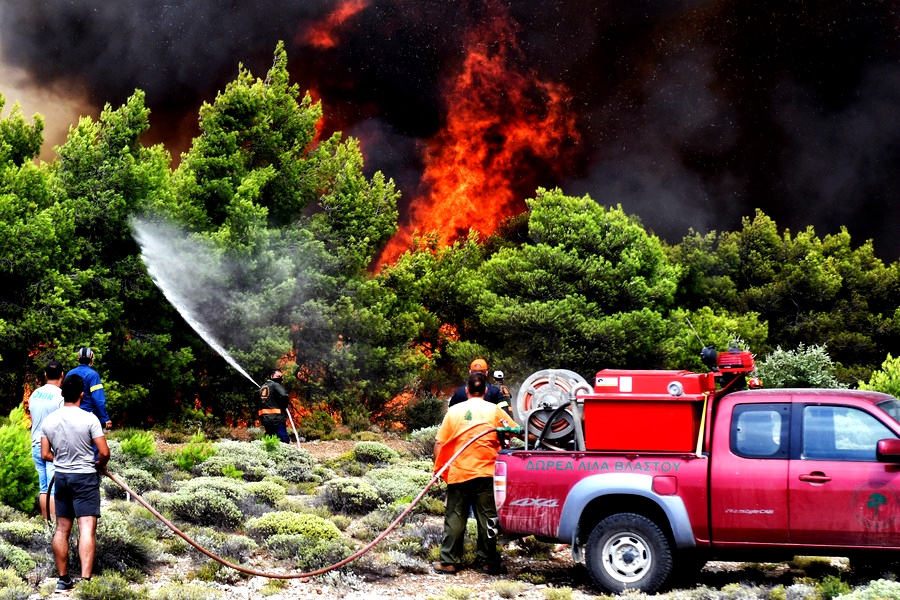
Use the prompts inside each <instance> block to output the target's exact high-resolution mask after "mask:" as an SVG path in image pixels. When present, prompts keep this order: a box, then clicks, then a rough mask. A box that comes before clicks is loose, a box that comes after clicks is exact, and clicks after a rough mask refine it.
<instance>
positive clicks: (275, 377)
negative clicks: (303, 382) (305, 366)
mask: <svg viewBox="0 0 900 600" xmlns="http://www.w3.org/2000/svg"><path fill="white" fill-rule="evenodd" d="M283 381H284V374H283V373H282V372H281V369H272V372H271V373H270V374H269V380H268V381H266V382H265V383H264V384H263V386H262V387H261V388H259V412H258V413H257V414H258V415H259V422H260V423H262V426H263V427H265V428H266V435H275V436H278V439H279V440H281V441H282V442H284V443H285V444H290V443H291V439H290V438H289V437H288V432H287V407H288V405H289V404H290V398H289V397H288V394H287V392H286V391H285V390H284V387H283V386H282V385H281V384H282V382H283Z"/></svg>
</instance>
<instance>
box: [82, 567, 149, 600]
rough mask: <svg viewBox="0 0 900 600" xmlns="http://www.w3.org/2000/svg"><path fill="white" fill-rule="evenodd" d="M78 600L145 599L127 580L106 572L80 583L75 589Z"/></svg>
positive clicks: (142, 593)
mask: <svg viewBox="0 0 900 600" xmlns="http://www.w3.org/2000/svg"><path fill="white" fill-rule="evenodd" d="M75 597H76V598H78V600H141V599H142V598H144V597H146V595H145V593H144V592H143V590H136V589H133V588H132V587H131V585H129V583H128V580H127V579H125V578H124V577H123V576H122V575H119V574H118V573H114V572H106V573H103V574H102V575H98V576H96V577H91V580H90V581H83V580H82V581H81V582H79V584H78V585H77V586H76V587H75Z"/></svg>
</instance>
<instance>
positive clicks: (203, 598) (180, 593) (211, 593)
mask: <svg viewBox="0 0 900 600" xmlns="http://www.w3.org/2000/svg"><path fill="white" fill-rule="evenodd" d="M221 597H222V596H220V595H219V592H217V591H216V590H214V589H212V588H209V587H206V586H205V585H198V584H196V583H170V584H167V585H164V586H163V587H161V588H159V589H158V590H156V591H155V592H154V593H153V595H152V596H151V598H153V600H218V599H219V598H221Z"/></svg>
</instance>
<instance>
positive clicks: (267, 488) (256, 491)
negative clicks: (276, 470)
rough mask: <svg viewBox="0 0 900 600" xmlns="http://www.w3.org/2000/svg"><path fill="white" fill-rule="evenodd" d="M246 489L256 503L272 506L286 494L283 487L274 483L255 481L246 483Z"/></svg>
mask: <svg viewBox="0 0 900 600" xmlns="http://www.w3.org/2000/svg"><path fill="white" fill-rule="evenodd" d="M246 489H247V492H249V493H250V495H251V496H253V498H254V500H256V501H257V502H260V503H264V504H269V505H272V506H275V504H276V503H277V502H278V501H279V500H281V499H282V498H284V497H285V495H286V494H287V492H286V491H285V489H284V486H283V485H278V484H277V483H275V482H274V481H255V482H252V483H248V484H247V485H246Z"/></svg>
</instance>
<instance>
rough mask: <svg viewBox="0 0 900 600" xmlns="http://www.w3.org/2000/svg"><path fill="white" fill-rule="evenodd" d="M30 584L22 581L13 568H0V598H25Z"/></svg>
mask: <svg viewBox="0 0 900 600" xmlns="http://www.w3.org/2000/svg"><path fill="white" fill-rule="evenodd" d="M29 596H31V586H30V585H28V584H27V583H25V582H24V581H22V578H21V577H20V576H19V575H18V574H17V573H16V571H15V569H3V570H0V600H26V599H27V598H28V597H29Z"/></svg>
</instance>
